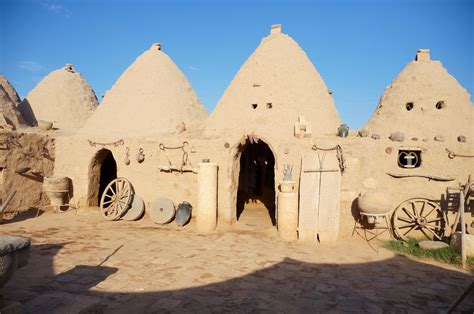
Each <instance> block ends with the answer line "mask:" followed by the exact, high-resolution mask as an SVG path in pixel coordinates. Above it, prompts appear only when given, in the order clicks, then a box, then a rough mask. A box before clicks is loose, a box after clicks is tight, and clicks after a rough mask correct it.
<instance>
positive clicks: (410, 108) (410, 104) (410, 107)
mask: <svg viewBox="0 0 474 314" xmlns="http://www.w3.org/2000/svg"><path fill="white" fill-rule="evenodd" d="M405 107H406V108H407V110H408V111H410V110H412V109H413V107H415V105H414V104H413V103H412V102H407V104H406V105H405Z"/></svg>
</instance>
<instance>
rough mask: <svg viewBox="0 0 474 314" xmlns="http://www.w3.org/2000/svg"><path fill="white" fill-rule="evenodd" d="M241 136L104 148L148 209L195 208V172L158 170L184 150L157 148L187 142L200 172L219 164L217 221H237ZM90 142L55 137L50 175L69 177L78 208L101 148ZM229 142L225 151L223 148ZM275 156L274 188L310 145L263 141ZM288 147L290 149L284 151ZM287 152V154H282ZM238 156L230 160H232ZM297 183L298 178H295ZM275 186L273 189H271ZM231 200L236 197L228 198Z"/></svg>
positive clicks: (129, 141)
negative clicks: (158, 205)
mask: <svg viewBox="0 0 474 314" xmlns="http://www.w3.org/2000/svg"><path fill="white" fill-rule="evenodd" d="M242 136H243V135H240V136H238V137H234V138H233V139H232V140H228V139H227V140H224V139H205V140H203V139H192V138H186V137H180V136H170V137H167V138H163V139H162V140H160V139H158V138H129V139H124V144H123V145H119V146H114V145H107V146H106V147H105V148H106V149H108V150H110V151H111V152H112V154H113V156H114V158H115V161H116V162H117V176H118V177H125V178H127V179H128V180H130V182H131V183H132V185H133V187H134V189H135V192H136V193H137V194H138V195H139V196H141V197H142V198H143V199H144V201H145V203H146V205H147V208H150V205H151V203H152V202H153V200H155V199H156V198H158V197H167V198H170V199H171V200H173V202H174V203H175V205H177V204H178V203H180V202H182V201H188V202H190V203H191V204H192V205H193V206H197V194H196V193H197V174H194V173H189V172H188V173H183V174H181V173H179V172H173V173H166V172H160V171H159V169H158V168H159V166H168V165H169V162H168V159H169V160H171V162H172V164H173V165H174V166H178V167H179V166H180V165H181V162H182V158H183V151H182V150H180V149H178V150H166V154H164V153H163V151H162V150H160V149H159V144H160V143H163V144H164V145H165V146H169V147H174V146H180V145H182V143H183V141H188V142H189V147H190V152H189V155H188V156H189V157H188V158H189V162H190V163H191V164H192V165H193V166H194V167H195V168H198V164H199V162H201V161H202V159H210V160H211V161H213V162H216V163H217V164H218V165H219V170H218V171H219V178H218V180H219V181H218V208H219V209H218V210H219V220H220V221H222V222H233V221H235V218H236V217H235V215H236V213H235V192H236V190H237V184H238V171H239V166H240V165H239V158H240V155H238V156H236V155H235V153H236V151H235V149H234V148H235V147H236V145H237V144H238V143H240V141H241V140H242ZM87 140H88V138H86V137H83V136H80V135H77V136H73V137H58V138H57V139H56V141H57V145H56V156H57V158H56V164H55V170H54V174H55V175H56V176H67V177H70V178H71V179H72V182H73V187H74V195H73V196H74V199H75V200H76V201H77V202H79V203H80V204H81V205H88V194H90V191H89V182H90V176H89V169H90V165H91V162H92V160H93V159H94V156H95V155H96V153H97V152H98V151H100V150H101V149H102V148H103V147H102V146H100V145H96V147H92V146H91V145H90V144H89V143H88V141H87ZM226 143H228V144H229V148H226V147H225V144H226ZM266 143H267V144H269V145H270V147H271V148H272V150H273V151H274V153H275V159H276V169H275V176H276V181H275V183H276V185H277V184H278V182H279V181H280V180H281V178H282V176H283V175H282V171H281V169H282V165H283V164H285V163H291V164H294V165H295V169H294V170H293V173H294V176H296V175H297V174H299V163H300V161H301V149H302V148H300V147H303V146H304V145H303V143H305V146H306V147H311V143H310V142H309V141H308V140H307V139H304V140H302V141H301V143H302V144H301V146H298V145H296V146H295V143H288V144H286V143H284V142H282V141H280V143H277V144H276V145H275V144H273V143H272V141H270V140H267V141H266ZM127 147H128V149H129V152H130V157H129V158H130V164H129V165H125V163H124V159H125V157H126V152H127ZM288 147H291V149H288ZM140 148H143V151H144V153H145V161H144V162H143V163H141V164H140V163H138V162H137V160H136V155H137V153H138V151H139V149H140ZM285 152H288V153H286V154H285ZM235 158H237V159H236V160H235V162H234V159H235ZM295 179H296V177H295ZM275 188H276V187H275ZM232 197H234V199H233V200H232Z"/></svg>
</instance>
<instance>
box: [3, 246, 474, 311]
mask: <svg viewBox="0 0 474 314" xmlns="http://www.w3.org/2000/svg"><path fill="white" fill-rule="evenodd" d="M65 244H66V243H63V244H53V245H35V246H33V247H32V249H31V257H30V262H29V264H28V265H27V266H25V267H24V268H22V269H20V270H18V272H17V273H16V274H15V275H14V276H13V278H12V279H11V280H10V282H9V283H8V284H7V285H6V286H5V287H4V288H3V291H2V294H3V295H4V297H5V299H7V300H12V301H18V302H21V303H22V310H23V312H25V313H52V312H55V313H66V312H67V313H105V312H107V313H109V312H110V313H125V312H127V313H130V312H131V313H134V312H144V313H150V312H160V313H162V312H180V313H182V312H199V313H203V312H204V313H208V312H219V313H220V312H241V313H255V312H283V313H314V312H413V311H417V312H420V311H421V312H440V311H444V310H446V308H447V307H448V306H449V305H450V304H451V303H452V302H453V300H454V299H456V297H457V296H458V295H459V294H460V293H461V292H462V290H463V289H464V288H465V287H466V286H467V285H468V284H469V283H470V282H471V281H472V276H469V275H468V274H465V273H461V272H456V271H451V270H446V269H443V268H440V267H436V266H433V265H429V264H424V263H420V262H417V261H413V260H410V259H408V258H405V257H403V256H395V257H394V258H391V259H388V260H384V261H380V262H370V263H363V264H311V263H305V262H301V261H297V260H294V259H289V258H286V259H284V260H283V261H281V262H279V263H277V264H274V265H272V266H270V267H268V268H263V269H261V270H258V271H256V272H253V273H249V274H247V275H245V276H242V277H239V278H235V279H231V280H227V281H223V282H216V283H212V284H207V285H202V286H197V287H193V288H187V289H180V290H170V291H156V292H143V293H122V292H112V291H100V289H97V288H95V289H93V290H91V288H92V287H94V286H96V285H97V284H99V283H100V282H102V281H104V280H106V279H107V278H108V277H109V276H113V275H114V274H117V273H120V269H118V268H116V267H108V266H104V265H105V264H106V263H107V261H108V260H109V258H113V255H114V254H115V252H117V251H118V250H119V249H120V247H119V248H117V249H116V250H115V252H113V253H112V254H111V255H109V256H108V257H107V258H106V259H105V260H104V261H102V263H101V264H99V265H98V266H86V265H77V266H75V267H73V268H71V269H70V270H68V271H66V272H63V273H60V274H58V275H54V273H53V257H54V256H55V255H56V254H58V252H59V251H60V250H61V249H62V248H63V247H64V245H65ZM157 258H159V257H157ZM375 274H377V275H375ZM160 276H165V275H164V274H159V273H156V274H155V275H154V277H155V278H156V280H160ZM453 283H454V284H455V285H456V289H453ZM191 284H192V283H191V282H190V285H191ZM473 309H474V292H472V293H471V294H470V295H468V296H467V297H466V298H465V301H464V302H463V303H461V304H460V305H459V307H458V309H457V310H458V311H462V312H464V311H469V312H472V310H473Z"/></svg>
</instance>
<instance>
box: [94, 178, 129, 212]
mask: <svg viewBox="0 0 474 314" xmlns="http://www.w3.org/2000/svg"><path fill="white" fill-rule="evenodd" d="M132 192H133V189H132V185H131V184H130V182H129V181H128V180H127V179H125V178H117V179H115V180H113V181H111V182H110V183H109V184H108V185H107V187H106V188H105V190H104V193H103V194H102V197H101V198H100V212H101V213H102V216H103V217H104V218H105V219H107V220H118V219H120V217H122V216H123V214H125V212H126V211H127V209H128V208H129V207H130V203H131V202H132Z"/></svg>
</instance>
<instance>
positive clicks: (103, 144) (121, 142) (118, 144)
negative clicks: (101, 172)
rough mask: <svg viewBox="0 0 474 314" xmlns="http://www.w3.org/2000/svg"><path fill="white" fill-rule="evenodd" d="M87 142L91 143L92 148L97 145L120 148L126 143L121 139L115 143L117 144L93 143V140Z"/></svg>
mask: <svg viewBox="0 0 474 314" xmlns="http://www.w3.org/2000/svg"><path fill="white" fill-rule="evenodd" d="M87 141H88V142H89V145H90V146H92V147H96V146H97V145H99V146H102V147H105V146H115V147H118V146H120V145H123V144H124V143H125V142H124V140H123V139H120V140H118V141H115V142H110V143H98V142H93V141H91V140H87Z"/></svg>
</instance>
